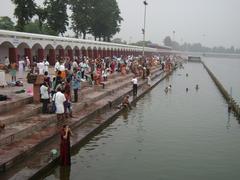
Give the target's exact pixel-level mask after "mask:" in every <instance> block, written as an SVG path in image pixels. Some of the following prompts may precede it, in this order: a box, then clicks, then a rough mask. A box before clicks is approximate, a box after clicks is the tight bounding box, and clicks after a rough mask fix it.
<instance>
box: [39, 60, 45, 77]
mask: <svg viewBox="0 0 240 180" xmlns="http://www.w3.org/2000/svg"><path fill="white" fill-rule="evenodd" d="M37 67H38V70H39V75H44V63H43V62H42V61H40V62H39V63H37Z"/></svg>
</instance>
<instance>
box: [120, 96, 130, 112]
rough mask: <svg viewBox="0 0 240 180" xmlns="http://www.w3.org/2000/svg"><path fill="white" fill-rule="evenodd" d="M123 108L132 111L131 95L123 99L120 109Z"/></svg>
mask: <svg viewBox="0 0 240 180" xmlns="http://www.w3.org/2000/svg"><path fill="white" fill-rule="evenodd" d="M121 108H127V109H128V110H129V109H132V107H131V104H130V102H129V95H126V96H125V97H124V98H123V101H122V104H121V105H120V106H119V107H118V109H121Z"/></svg>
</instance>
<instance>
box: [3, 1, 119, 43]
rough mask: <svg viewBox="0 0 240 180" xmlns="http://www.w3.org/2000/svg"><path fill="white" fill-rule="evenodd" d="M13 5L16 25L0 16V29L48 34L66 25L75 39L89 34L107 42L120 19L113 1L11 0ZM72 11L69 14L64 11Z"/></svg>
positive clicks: (64, 28)
mask: <svg viewBox="0 0 240 180" xmlns="http://www.w3.org/2000/svg"><path fill="white" fill-rule="evenodd" d="M11 1H12V2H13V3H14V4H15V10H14V16H15V17H16V19H17V22H16V25H14V23H13V22H12V20H11V19H10V18H9V17H0V29H6V30H16V31H21V32H30V33H38V34H48V35H60V34H61V35H63V34H64V33H65V32H66V31H67V28H68V27H69V21H71V26H70V27H69V28H70V29H72V30H73V32H74V34H75V37H76V38H83V39H85V38H86V35H87V34H91V35H92V36H93V37H94V38H95V40H103V41H110V39H111V38H112V37H113V36H114V35H115V34H116V33H118V32H119V31H120V25H121V22H122V21H123V18H122V17H121V15H120V14H121V12H120V9H119V7H118V3H117V2H116V0H45V1H44V3H43V6H38V5H37V4H36V3H35V0H11ZM68 9H70V10H71V13H70V14H71V15H70V16H69V15H68V13H67V11H68Z"/></svg>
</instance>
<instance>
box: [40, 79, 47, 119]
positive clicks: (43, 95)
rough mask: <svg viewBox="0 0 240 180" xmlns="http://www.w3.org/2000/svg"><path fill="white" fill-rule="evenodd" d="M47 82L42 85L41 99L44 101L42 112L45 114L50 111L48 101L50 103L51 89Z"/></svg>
mask: <svg viewBox="0 0 240 180" xmlns="http://www.w3.org/2000/svg"><path fill="white" fill-rule="evenodd" d="M48 90H49V89H48V86H47V83H46V82H44V83H43V84H42V85H41V87H40V94H41V100H42V103H43V106H42V113H43V114H45V113H47V112H48V103H49V91H48Z"/></svg>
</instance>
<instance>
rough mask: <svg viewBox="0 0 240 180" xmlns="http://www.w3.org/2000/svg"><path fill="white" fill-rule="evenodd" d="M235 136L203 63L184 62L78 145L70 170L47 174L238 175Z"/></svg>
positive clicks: (187, 178) (87, 179)
mask: <svg viewBox="0 0 240 180" xmlns="http://www.w3.org/2000/svg"><path fill="white" fill-rule="evenodd" d="M186 73H188V77H186ZM170 84H171V85H172V90H171V91H169V92H168V93H167V94H166V93H165V92H164V88H165V87H166V86H168V85H170ZM196 84H199V87H200V89H199V90H196V89H195V85H196ZM186 88H189V91H188V92H186ZM239 137H240V129H239V124H238V122H237V120H236V119H235V117H233V116H232V114H228V112H227V105H226V103H225V101H224V99H223V98H222V96H221V94H220V93H219V92H218V90H217V89H216V87H215V85H214V84H213V82H212V80H211V79H210V77H209V76H208V74H207V73H206V71H205V70H204V68H203V66H202V65H200V64H197V63H189V64H186V65H185V68H184V69H181V70H177V71H176V72H175V73H174V75H173V76H172V77H170V78H169V79H167V80H165V81H164V82H162V83H160V84H159V85H158V86H157V87H156V88H155V89H153V91H151V92H150V93H149V94H147V95H146V96H144V98H142V99H141V100H140V101H139V102H138V103H137V104H136V106H135V107H133V110H131V111H130V112H129V113H124V114H123V115H122V116H120V117H119V118H118V119H116V121H115V122H114V123H113V124H111V125H110V126H109V127H107V128H106V129H105V130H104V131H102V132H101V133H100V134H99V135H97V136H96V137H94V138H93V139H92V140H91V141H90V142H89V143H88V144H87V145H86V146H84V147H83V148H81V149H80V150H79V152H78V154H76V155H74V156H73V157H72V167H71V169H70V170H69V169H61V168H60V167H57V168H56V169H54V170H53V171H52V172H51V174H50V175H49V176H48V177H46V179H48V180H55V179H62V180H63V179H64V180H65V179H73V180H79V179H83V180H203V179H206V180H208V179H209V180H226V179H229V180H230V179H231V180H235V179H236V180H237V179H240V174H239V167H240V156H239V149H240V138H239Z"/></svg>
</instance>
